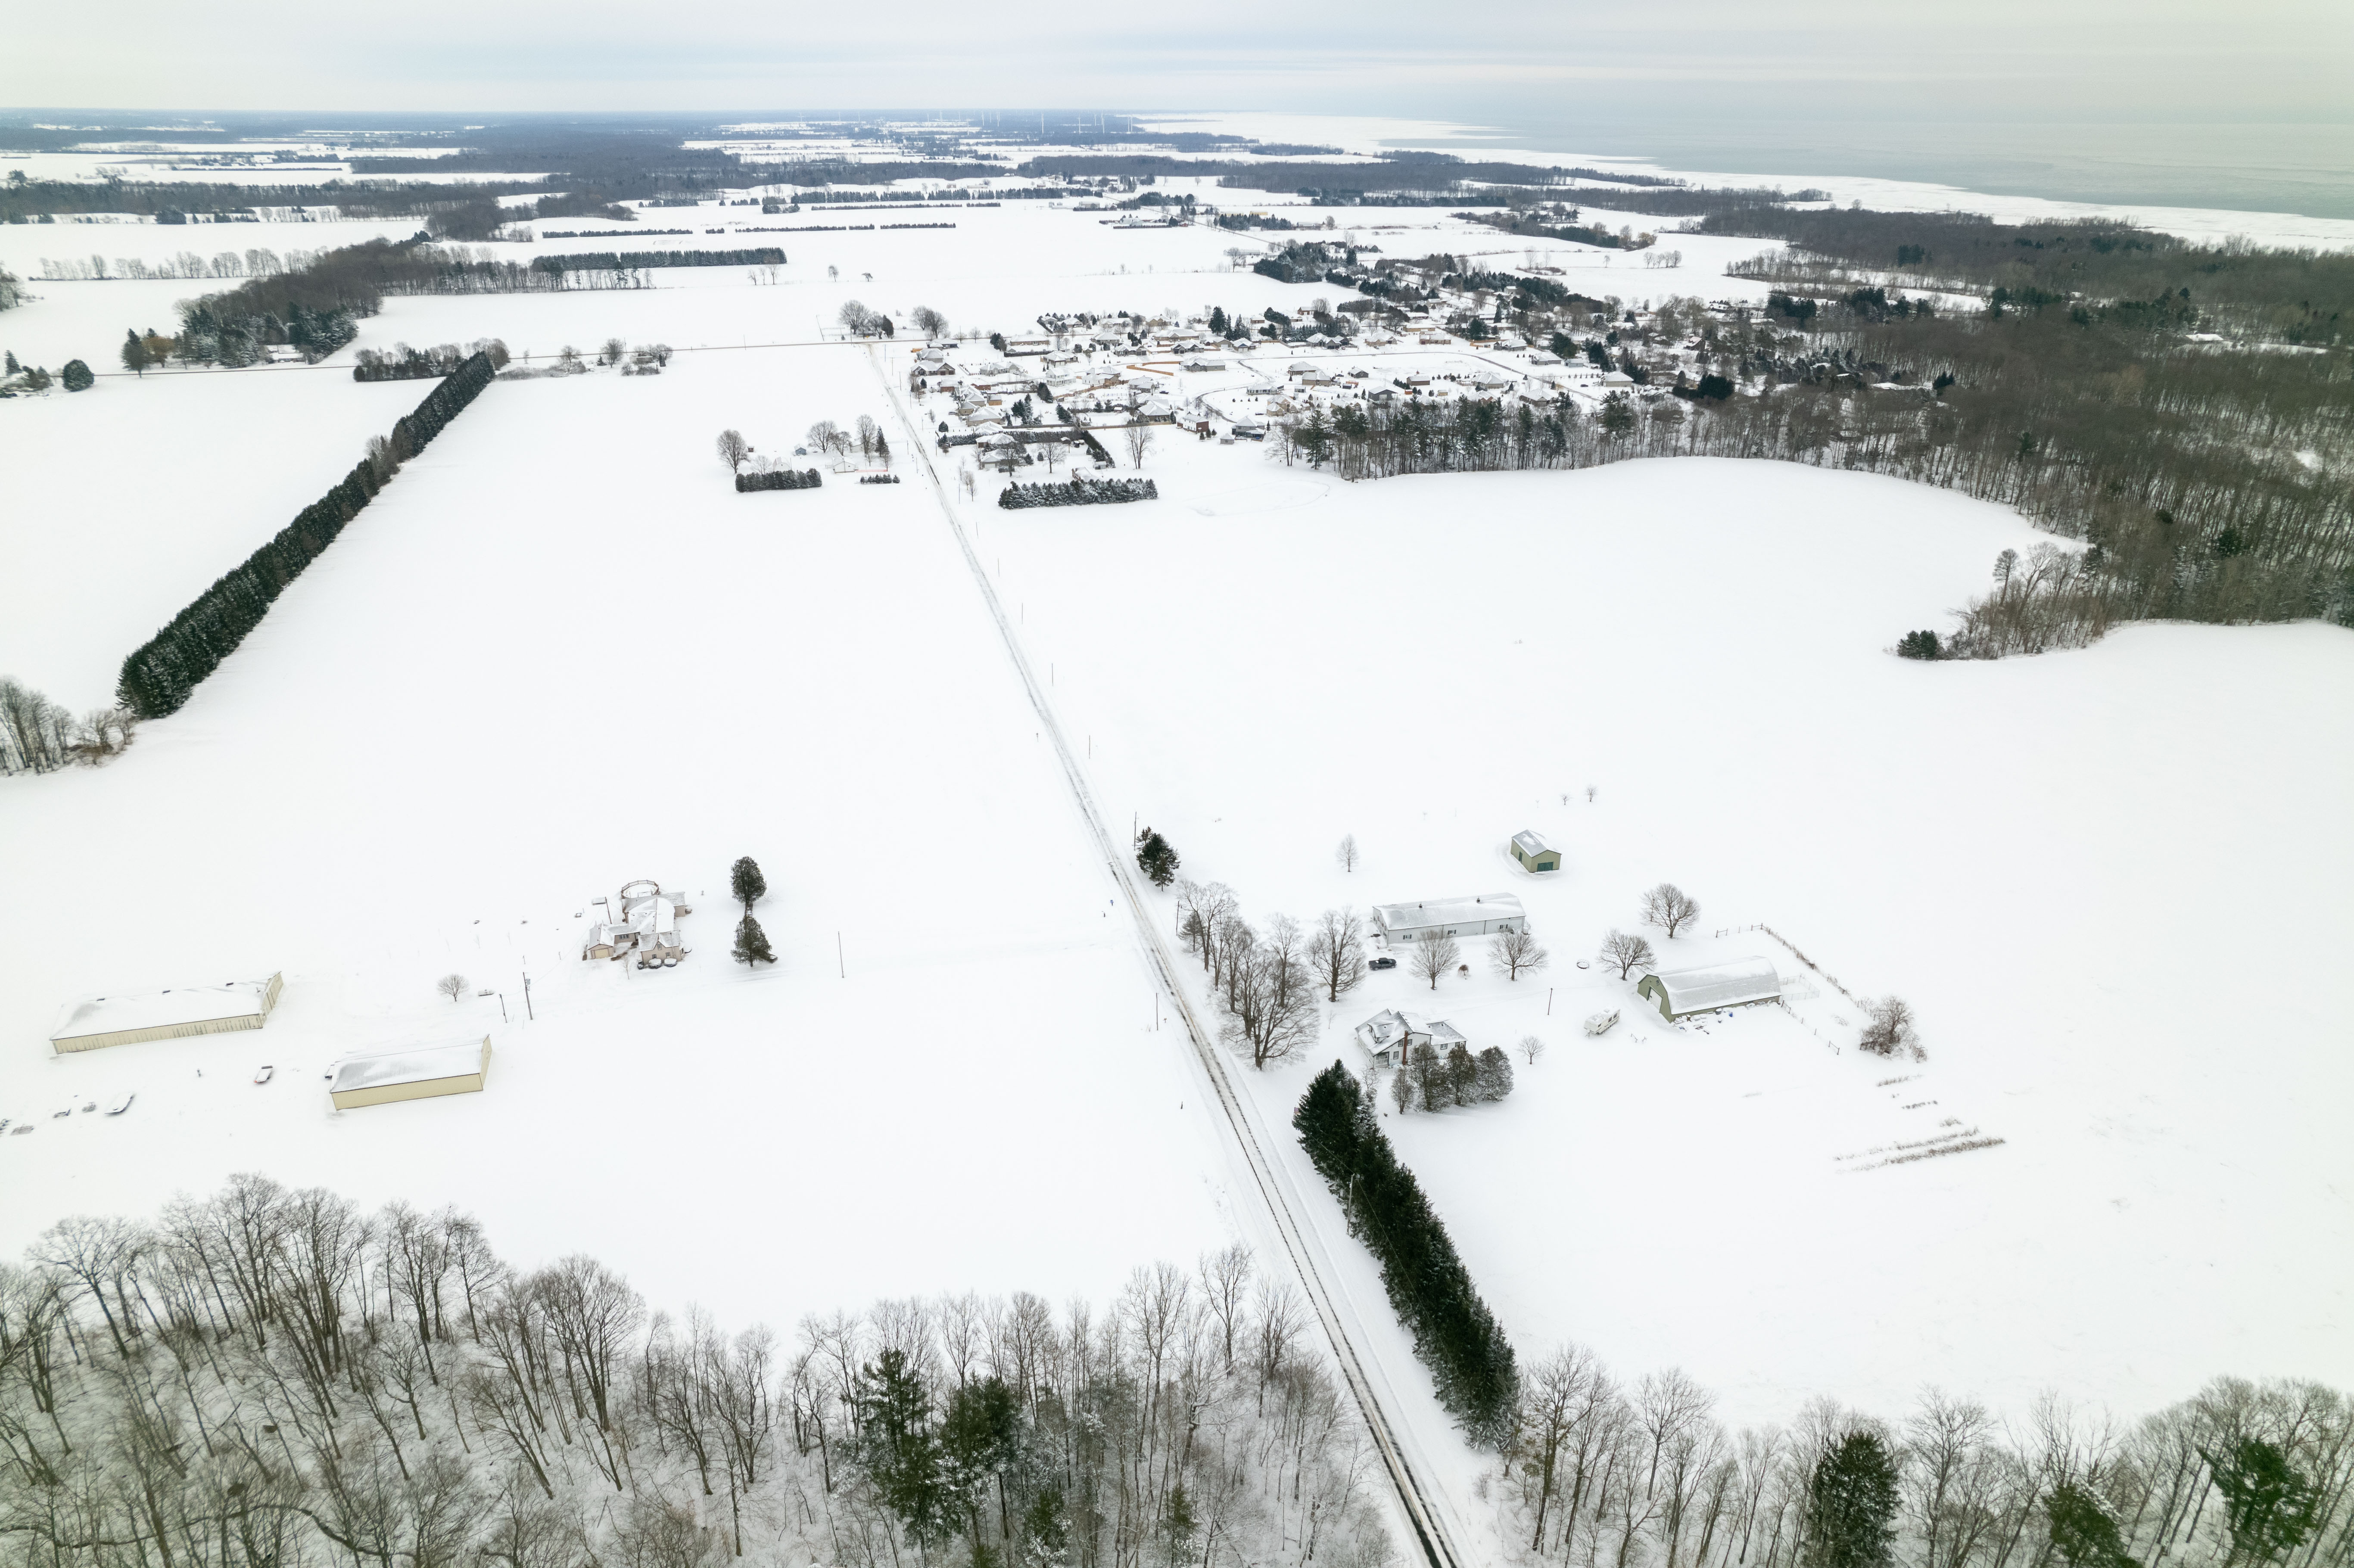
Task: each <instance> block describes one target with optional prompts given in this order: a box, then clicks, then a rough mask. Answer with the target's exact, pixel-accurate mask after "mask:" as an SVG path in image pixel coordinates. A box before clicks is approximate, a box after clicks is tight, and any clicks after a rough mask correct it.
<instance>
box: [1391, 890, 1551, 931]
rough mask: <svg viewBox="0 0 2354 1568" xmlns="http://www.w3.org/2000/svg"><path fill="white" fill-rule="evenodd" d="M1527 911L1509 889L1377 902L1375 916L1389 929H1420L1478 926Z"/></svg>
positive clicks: (1515, 916) (1512, 918)
mask: <svg viewBox="0 0 2354 1568" xmlns="http://www.w3.org/2000/svg"><path fill="white" fill-rule="evenodd" d="M1524 913H1525V911H1523V910H1522V907H1521V901H1520V900H1519V899H1518V898H1515V897H1513V896H1512V895H1511V894H1509V893H1485V894H1480V895H1478V896H1476V897H1470V898H1430V899H1425V900H1423V901H1422V902H1420V903H1416V904H1376V905H1374V906H1373V919H1374V920H1375V921H1376V922H1378V923H1379V924H1380V926H1381V927H1382V928H1383V929H1384V930H1385V931H1398V930H1406V931H1419V930H1421V929H1423V928H1424V927H1431V926H1474V925H1480V924H1483V923H1487V922H1491V921H1496V920H1518V919H1521V918H1522V916H1523V915H1524Z"/></svg>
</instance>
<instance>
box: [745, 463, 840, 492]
mask: <svg viewBox="0 0 2354 1568" xmlns="http://www.w3.org/2000/svg"><path fill="white" fill-rule="evenodd" d="M824 482H825V479H824V477H823V476H822V475H821V474H820V473H819V472H818V471H817V470H815V469H813V468H805V469H801V470H800V471H794V470H792V469H790V468H776V469H768V470H765V471H758V472H754V473H739V474H737V476H736V493H737V494H738V495H742V494H745V493H748V492H750V491H755V490H815V489H817V488H819V487H820V486H821V485H822V484H824Z"/></svg>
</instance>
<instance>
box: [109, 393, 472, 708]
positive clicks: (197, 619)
mask: <svg viewBox="0 0 2354 1568" xmlns="http://www.w3.org/2000/svg"><path fill="white" fill-rule="evenodd" d="M492 375H493V371H492V368H491V361H490V357H489V355H482V354H478V355H474V356H473V357H472V359H469V360H468V361H466V363H465V364H464V365H462V366H460V367H459V369H458V371H457V373H456V374H455V375H453V376H451V377H450V378H449V379H448V380H446V381H444V382H442V383H441V385H440V386H439V387H435V388H434V389H433V390H432V391H431V392H430V393H429V394H427V396H426V397H425V400H424V401H423V402H421V403H419V404H418V406H417V408H416V409H415V411H414V412H412V413H410V414H408V415H407V416H405V417H404V418H401V419H399V420H398V421H397V422H395V424H394V425H393V428H392V440H391V442H390V444H389V448H388V451H387V460H386V461H378V460H377V459H376V458H374V457H371V458H365V459H362V460H361V461H360V462H359V463H358V464H357V465H356V466H355V467H354V468H353V470H352V471H351V472H349V473H348V474H345V476H344V478H343V480H342V481H341V482H339V483H337V484H336V485H335V487H334V489H332V490H330V491H328V492H327V493H326V494H325V495H323V496H322V497H320V498H319V499H318V500H317V501H314V502H313V503H311V504H310V505H308V506H306V507H304V508H303V509H302V511H301V512H300V513H299V514H296V515H295V518H294V521H293V522H292V523H289V524H287V525H286V526H285V527H283V528H281V529H280V530H279V531H278V535H277V536H276V537H275V538H273V539H271V540H270V542H269V543H268V544H266V545H264V546H261V547H260V549H258V550H256V551H254V552H253V554H252V555H250V556H247V557H246V558H245V559H244V560H243V561H240V562H239V564H238V565H237V566H235V567H232V568H230V569H229V571H228V572H227V573H226V574H224V575H223V576H222V577H219V578H218V579H217V581H215V582H214V584H213V585H212V586H211V587H210V588H207V589H205V591H204V592H203V593H201V594H198V595H197V596H196V599H195V600H194V601H193V602H191V603H190V604H189V605H188V607H187V608H186V609H183V610H182V611H180V613H179V614H177V615H175V616H174V617H173V618H172V620H171V621H170V622H169V623H168V624H167V625H165V626H164V628H163V630H160V631H158V632H156V633H155V635H154V636H153V637H151V638H149V639H148V640H147V641H145V642H144V643H143V644H141V645H140V647H139V648H138V649H137V650H135V651H134V652H133V653H132V654H131V655H130V657H128V658H126V659H124V660H123V661H122V678H121V680H120V681H119V682H118V683H117V684H116V686H115V694H116V697H117V700H119V701H120V702H121V703H122V705H123V706H124V707H126V708H129V709H130V710H131V711H132V712H133V714H135V715H138V716H139V717H141V718H143V719H152V718H162V717H163V716H164V715H166V714H173V713H177V712H178V711H179V710H180V707H181V705H183V704H185V703H186V701H187V700H188V696H189V694H191V693H193V692H194V691H195V690H196V686H197V683H200V682H201V681H203V680H204V678H205V677H206V676H207V675H209V674H211V673H213V672H214V671H215V670H217V669H218V668H220V662H221V661H222V660H224V659H226V658H228V656H229V655H230V654H231V653H233V652H237V648H238V645H239V643H241V642H243V641H245V637H246V633H248V632H249V631H251V630H253V629H254V628H255V627H257V626H259V625H260V624H261V618H262V617H263V616H264V615H267V614H268V613H269V612H270V605H271V604H272V603H274V602H275V601H276V599H277V598H278V596H279V595H280V594H281V593H283V592H284V591H285V590H286V585H287V584H289V583H291V582H292V581H293V580H294V579H295V578H296V577H301V576H302V570H303V568H304V567H308V566H309V565H310V564H311V563H312V562H313V561H314V560H316V559H317V558H318V557H319V556H320V555H321V554H323V552H324V551H325V550H326V548H327V546H329V545H332V544H334V542H335V538H336V536H337V535H340V534H341V533H342V532H343V531H344V525H345V524H347V523H349V522H350V521H351V520H352V519H353V518H355V517H356V516H358V515H359V514H360V510H361V508H363V507H365V506H366V504H367V503H369V502H370V501H373V500H374V499H375V498H376V492H377V491H378V490H380V489H382V488H383V487H384V486H385V484H387V482H390V480H391V478H392V474H393V471H394V470H395V468H396V467H397V465H398V461H400V460H402V459H405V458H408V457H412V456H414V455H416V454H417V453H419V452H420V451H423V450H425V447H426V445H427V443H428V442H429V441H431V440H433V438H434V437H435V436H438V435H440V433H441V432H442V430H443V429H447V428H448V426H449V423H450V421H451V419H453V418H457V416H458V413H459V411H460V410H461V409H462V408H465V407H466V405H467V404H469V403H471V402H472V401H473V400H474V397H475V396H476V395H477V394H478V393H480V392H481V391H482V388H483V387H487V386H489V385H490V383H491V377H492Z"/></svg>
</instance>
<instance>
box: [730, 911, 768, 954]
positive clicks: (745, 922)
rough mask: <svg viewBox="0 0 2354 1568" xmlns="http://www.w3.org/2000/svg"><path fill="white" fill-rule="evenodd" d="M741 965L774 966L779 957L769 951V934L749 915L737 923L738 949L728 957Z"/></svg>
mask: <svg viewBox="0 0 2354 1568" xmlns="http://www.w3.org/2000/svg"><path fill="white" fill-rule="evenodd" d="M728 956H729V957H730V958H733V959H735V960H736V961H737V963H739V964H773V963H775V962H776V961H777V955H776V954H775V953H773V952H771V951H769V934H768V933H767V932H766V931H763V930H761V929H760V923H759V922H758V920H755V919H753V918H752V917H751V916H749V915H747V916H744V918H742V919H741V920H738V921H737V922H736V949H735V951H734V952H733V953H731V954H729V955H728Z"/></svg>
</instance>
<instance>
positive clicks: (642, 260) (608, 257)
mask: <svg viewBox="0 0 2354 1568" xmlns="http://www.w3.org/2000/svg"><path fill="white" fill-rule="evenodd" d="M784 264H785V253H784V252H783V251H782V250H779V249H777V248H776V247H775V246H773V245H763V246H759V247H758V248H756V249H750V250H620V251H615V250H582V251H574V252H570V253H567V254H565V255H562V256H535V257H533V258H532V260H531V270H533V271H535V272H555V273H563V272H634V271H636V270H640V269H641V268H646V267H781V266H783V265H784Z"/></svg>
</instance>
